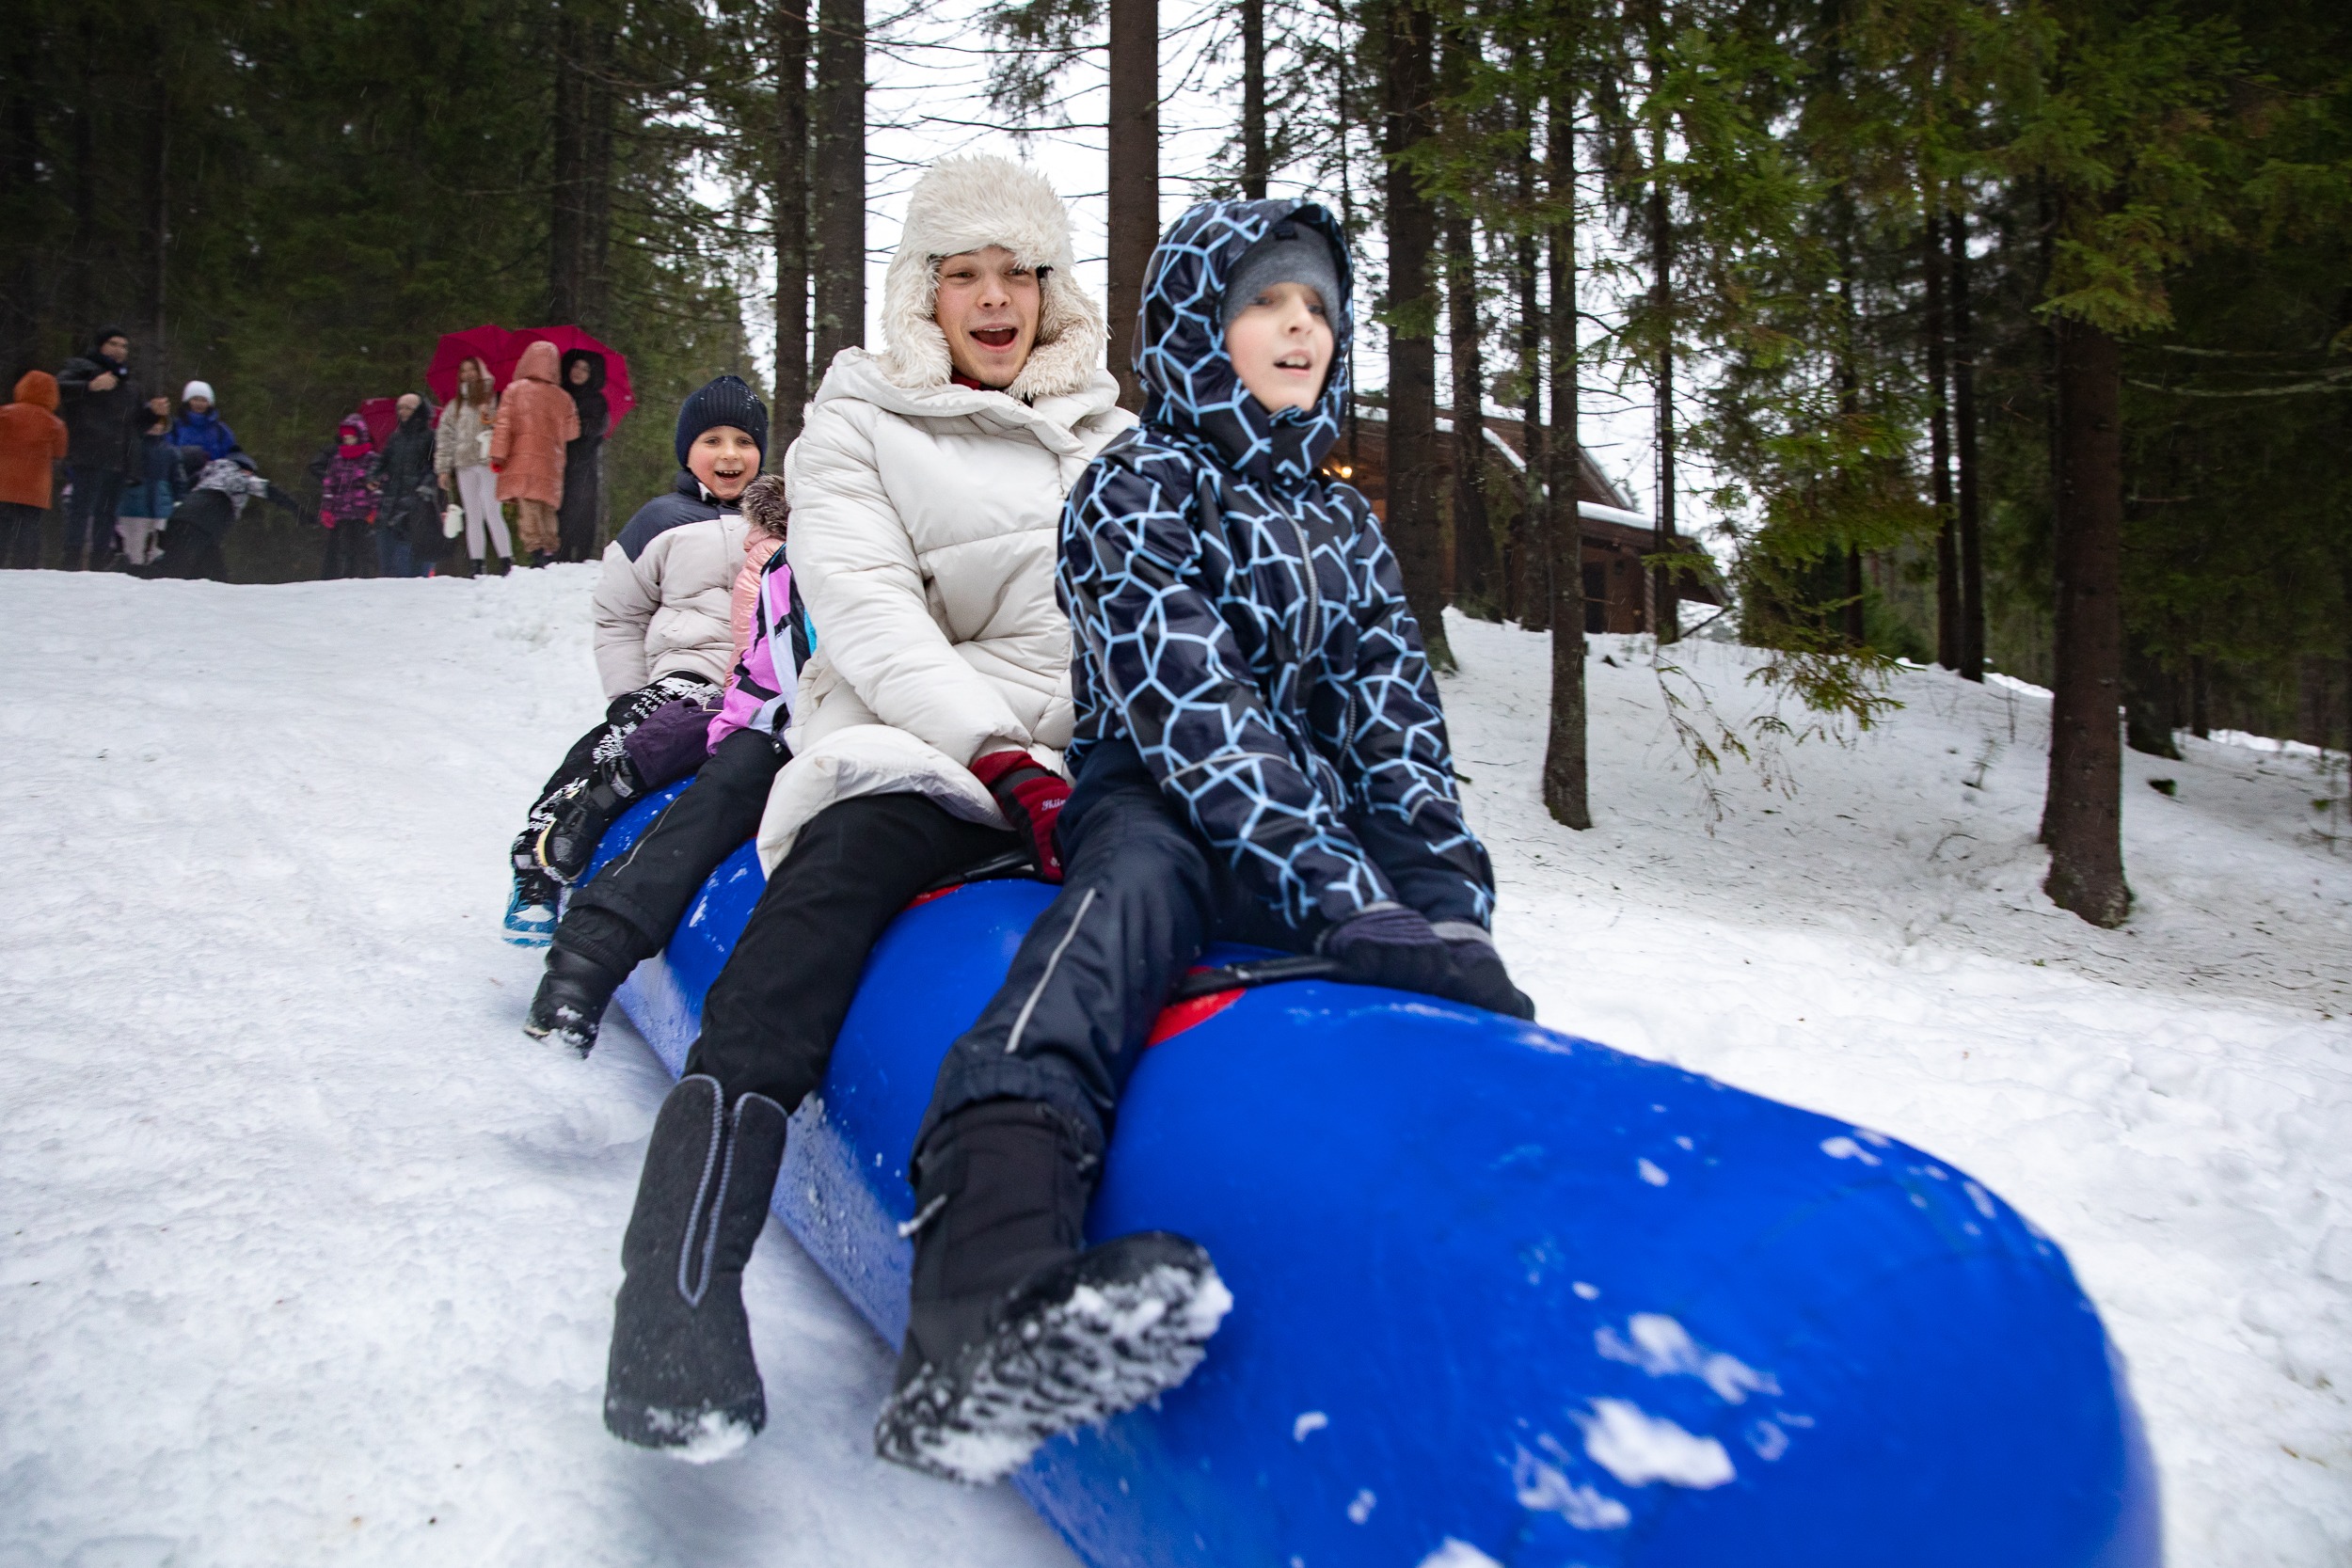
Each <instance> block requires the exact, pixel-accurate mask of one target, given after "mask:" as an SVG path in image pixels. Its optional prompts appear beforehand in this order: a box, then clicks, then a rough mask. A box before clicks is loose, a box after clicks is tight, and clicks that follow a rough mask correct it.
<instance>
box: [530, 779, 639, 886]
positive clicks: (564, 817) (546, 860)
mask: <svg viewBox="0 0 2352 1568" xmlns="http://www.w3.org/2000/svg"><path fill="white" fill-rule="evenodd" d="M644 792H645V791H644V784H640V783H639V782H638V778H637V768H636V766H635V765H634V764H632V763H631V762H630V761H629V760H628V753H627V752H623V753H622V754H621V755H619V756H616V757H612V758H609V759H608V760H606V761H604V762H600V763H598V764H596V771H595V772H593V773H591V774H589V775H588V776H587V777H586V778H584V779H578V780H575V781H574V782H573V783H572V784H570V785H569V786H567V787H566V788H565V789H564V793H563V794H561V795H559V796H557V797H556V798H555V800H554V803H553V807H552V810H553V813H554V819H553V820H552V821H550V822H548V825H547V827H545V828H544V829H542V830H541V831H540V833H539V842H538V843H537V844H536V845H535V846H534V847H533V856H532V858H533V859H534V860H536V861H537V862H538V863H539V865H540V866H542V867H543V868H544V869H545V870H546V871H547V873H548V875H549V876H551V877H553V878H554V879H556V880H558V881H560V882H563V883H564V885H566V886H569V885H570V884H571V883H573V882H575V881H578V880H579V879H580V873H581V872H583V871H585V870H587V869H588V863H589V862H590V861H592V860H594V859H595V858H596V846H597V845H599V844H601V843H602V842H604V831H605V830H606V829H607V828H610V827H611V826H612V819H613V818H614V817H616V816H620V815H621V813H623V812H625V811H627V810H628V806H629V802H630V801H632V800H636V799H637V797H639V796H640V795H643V794H644Z"/></svg>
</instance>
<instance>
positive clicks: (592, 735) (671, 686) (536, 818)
mask: <svg viewBox="0 0 2352 1568" xmlns="http://www.w3.org/2000/svg"><path fill="white" fill-rule="evenodd" d="M681 697H683V698H689V699H691V700H692V701H694V702H697V703H702V704H704V705H707V706H710V707H713V708H716V706H717V705H718V701H719V688H717V687H716V686H714V685H712V684H711V683H710V682H709V681H707V680H705V679H704V678H703V677H702V676H700V675H689V674H670V675H663V676H661V677H660V678H659V679H657V680H656V681H654V682H653V684H651V685H650V686H641V687H639V688H638V689H636V690H634V691H624V692H622V693H621V694H620V695H619V696H617V697H615V698H613V699H612V702H611V703H609V704H607V705H605V710H604V721H603V722H602V723H600V724H598V725H596V728H594V729H592V730H590V731H589V732H588V733H587V734H586V735H583V736H580V738H579V739H578V740H575V741H573V742H572V749H571V750H570V751H568V752H564V760H563V761H562V762H561V763H559V764H557V765H556V769H555V771H554V772H552V773H550V774H548V782H547V783H546V784H544V785H542V786H541V787H540V790H539V798H538V799H537V800H534V801H532V807H531V812H530V815H529V816H527V817H525V818H524V821H523V831H522V832H521V833H520V834H519V835H517V836H516V840H515V847H514V849H513V851H512V855H513V859H514V862H515V869H516V872H517V873H520V874H523V875H531V874H532V873H533V869H534V867H535V865H536V861H535V860H534V859H533V856H534V855H535V853H536V851H537V849H538V845H539V835H540V834H541V833H542V832H545V831H546V829H547V827H548V824H549V823H550V822H553V821H554V820H555V811H556V806H557V804H558V800H559V797H561V796H562V795H563V793H564V791H565V790H566V789H569V788H570V787H571V786H572V785H573V784H578V783H579V782H580V781H581V780H583V779H586V778H588V777H589V776H591V775H592V774H594V773H595V772H596V766H597V764H599V763H603V762H609V761H611V760H612V758H614V757H616V756H619V755H620V754H621V752H622V751H623V749H624V746H625V744H626V742H627V741H628V737H629V736H630V735H631V734H632V733H633V732H634V731H635V730H636V728H637V726H638V725H640V724H642V723H644V721H646V720H647V719H649V718H651V717H653V713H654V710H655V709H657V708H660V707H666V706H668V705H670V704H672V703H675V702H676V701H677V700H678V699H680V698H681ZM670 782H671V781H669V780H667V779H665V780H662V781H661V783H662V784H667V783H670ZM654 787H656V788H659V787H660V785H659V784H657V785H655V786H654Z"/></svg>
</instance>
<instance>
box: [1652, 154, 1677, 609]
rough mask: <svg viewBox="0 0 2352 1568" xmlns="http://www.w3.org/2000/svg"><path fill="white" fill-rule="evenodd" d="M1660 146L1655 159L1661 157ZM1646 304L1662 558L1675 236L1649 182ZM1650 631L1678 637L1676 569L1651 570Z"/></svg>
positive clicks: (1671, 466)
mask: <svg viewBox="0 0 2352 1568" xmlns="http://www.w3.org/2000/svg"><path fill="white" fill-rule="evenodd" d="M1664 153H1665V149H1664V148H1663V147H1662V146H1661V147H1659V148H1658V149H1657V150H1656V152H1655V154H1654V156H1656V157H1657V158H1658V159H1660V160H1661V161H1662V159H1663V156H1664ZM1649 242H1650V259H1649V264H1650V304H1651V307H1652V309H1655V310H1656V311H1657V313H1658V323H1659V337H1658V376H1657V379H1658V388H1657V404H1658V406H1657V409H1656V413H1655V419H1654V421H1653V423H1654V426H1655V429H1656V432H1657V442H1658V499H1657V503H1656V506H1655V508H1654V511H1655V516H1654V517H1653V519H1652V520H1653V521H1654V522H1655V523H1656V525H1657V528H1656V532H1655V534H1654V536H1653V537H1652V540H1651V543H1650V548H1651V550H1652V552H1653V553H1655V554H1658V555H1664V554H1666V553H1667V552H1669V551H1671V550H1672V549H1673V548H1674V547H1675V283H1674V276H1675V272H1674V269H1675V232H1674V210H1673V208H1672V207H1671V206H1670V205H1669V204H1668V201H1667V199H1666V187H1665V185H1664V184H1663V183H1662V182H1656V181H1653V182H1652V183H1651V185H1650V192H1649ZM1650 607H1651V614H1650V632H1651V634H1652V635H1653V636H1655V637H1656V638H1657V639H1658V645H1659V646H1660V647H1661V648H1662V647H1664V646H1665V645H1666V644H1667V643H1669V642H1672V641H1675V640H1676V639H1677V638H1678V637H1680V636H1681V635H1682V610H1681V604H1680V601H1679V599H1678V598H1677V594H1676V593H1675V575H1674V569H1673V568H1672V567H1669V566H1662V565H1661V566H1655V567H1653V568H1651V571H1650Z"/></svg>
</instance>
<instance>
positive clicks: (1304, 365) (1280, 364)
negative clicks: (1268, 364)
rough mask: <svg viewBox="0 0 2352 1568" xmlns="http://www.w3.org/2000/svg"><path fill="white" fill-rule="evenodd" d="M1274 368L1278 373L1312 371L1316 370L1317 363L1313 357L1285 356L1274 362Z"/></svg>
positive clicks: (1303, 355) (1301, 355) (1300, 355)
mask: <svg viewBox="0 0 2352 1568" xmlns="http://www.w3.org/2000/svg"><path fill="white" fill-rule="evenodd" d="M1274 368H1275V369H1276V370H1278V371H1311V370H1313V369H1314V368H1315V362H1314V358H1313V356H1311V355H1305V354H1285V355H1284V356H1282V357H1280V358H1279V359H1277V360H1276V361H1275V362H1274Z"/></svg>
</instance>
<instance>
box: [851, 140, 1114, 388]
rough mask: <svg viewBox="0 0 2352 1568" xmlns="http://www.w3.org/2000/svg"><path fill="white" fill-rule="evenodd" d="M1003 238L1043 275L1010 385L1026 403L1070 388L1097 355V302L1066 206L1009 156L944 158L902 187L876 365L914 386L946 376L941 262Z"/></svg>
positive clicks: (1090, 371) (938, 382)
mask: <svg viewBox="0 0 2352 1568" xmlns="http://www.w3.org/2000/svg"><path fill="white" fill-rule="evenodd" d="M989 245H1003V246H1004V247H1005V248H1006V249H1007V250H1009V251H1011V252H1012V253H1013V256H1014V257H1015V258H1016V259H1017V260H1018V261H1020V262H1021V264H1022V265H1024V266H1027V267H1034V268H1036V269H1037V270H1039V271H1040V272H1041V273H1042V274H1043V275H1044V277H1043V279H1042V282H1041V288H1040V294H1041V299H1040V309H1039V312H1038V324H1037V345H1036V347H1034V348H1033V349H1031V350H1030V352H1029V360H1028V363H1027V364H1025V365H1024V366H1022V367H1021V373H1020V375H1019V376H1017V377H1015V378H1014V380H1013V384H1012V385H1011V386H1010V387H1008V388H1005V389H1006V390H1007V391H1008V392H1009V393H1010V394H1011V395H1012V396H1014V397H1016V398H1020V399H1022V400H1023V401H1024V402H1029V401H1034V400H1035V399H1038V398H1043V397H1058V396H1061V395H1063V394H1066V393H1070V392H1075V391H1077V390H1078V389H1079V388H1083V387H1085V386H1087V385H1088V384H1089V382H1091V381H1092V380H1093V379H1094V376H1095V373H1096V372H1098V371H1099V370H1100V369H1101V367H1102V363H1103V344H1104V338H1105V336H1106V334H1105V332H1104V326H1103V308H1102V307H1101V306H1099V305H1097V304H1096V303H1095V302H1094V301H1093V300H1091V299H1089V298H1088V297H1087V294H1086V292H1085V291H1084V290H1082V289H1080V288H1079V287H1078V280H1077V277H1075V265H1074V263H1075V262H1076V260H1077V258H1076V256H1075V254H1074V253H1073V250H1072V247H1071V242H1070V213H1069V210H1068V209H1067V208H1065V207H1063V205H1062V202H1061V198H1059V197H1057V196H1056V195H1055V194H1054V187H1053V186H1051V185H1049V184H1047V183H1046V182H1045V177H1044V176H1043V175H1041V174H1039V173H1038V172H1037V171H1036V170H1035V169H1031V168H1026V167H1024V166H1022V165H1020V164H1016V163H1013V162H1011V161H1010V160H1009V159H1005V158H993V157H988V156H986V155H979V156H974V157H967V158H942V159H941V160H940V161H939V162H937V163H935V164H933V165H932V166H930V169H929V170H928V171H927V172H926V173H925V174H924V176H923V178H922V179H920V180H918V181H916V182H914V190H913V191H911V192H909V193H908V195H907V216H906V226H905V228H904V229H903V230H901V231H900V233H899V237H898V254H897V255H895V256H893V257H892V258H891V259H890V271H889V273H888V274H887V275H886V276H885V277H884V278H883V280H882V334H883V337H884V338H885V339H886V340H887V341H888V342H889V345H890V346H889V348H888V349H887V350H886V351H885V352H884V353H883V355H882V373H883V374H884V375H886V376H887V377H889V378H890V380H891V381H892V382H893V383H894V384H896V385H898V386H900V387H906V388H922V387H942V386H945V385H946V383H947V378H948V375H949V373H950V372H951V371H952V369H953V367H952V365H951V364H950V362H949V360H948V357H947V339H946V334H944V333H942V332H941V331H940V330H939V324H938V322H936V321H935V320H933V319H932V308H933V305H934V303H935V301H936V299H937V296H938V291H939V263H940V262H941V261H943V260H945V259H946V258H947V257H949V256H955V255H959V254H961V253H962V252H964V251H967V250H979V249H983V248H985V247H986V246H989Z"/></svg>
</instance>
